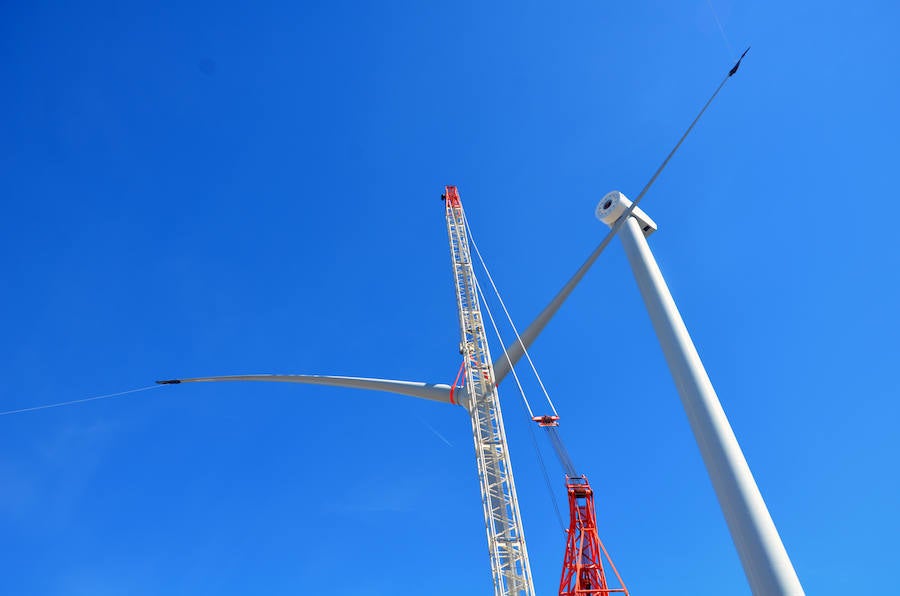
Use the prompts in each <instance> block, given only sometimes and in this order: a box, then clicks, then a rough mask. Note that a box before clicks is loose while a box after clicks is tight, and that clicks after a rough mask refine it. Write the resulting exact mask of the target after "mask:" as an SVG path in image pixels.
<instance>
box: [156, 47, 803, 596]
mask: <svg viewBox="0 0 900 596" xmlns="http://www.w3.org/2000/svg"><path fill="white" fill-rule="evenodd" d="M748 49H749V48H748ZM746 54H747V52H746V51H745V52H744V54H742V55H741V57H740V59H739V60H738V61H737V63H736V64H735V65H734V66H733V67H732V68H731V70H730V71H729V72H728V74H727V75H726V76H725V78H724V79H723V80H722V82H721V83H720V84H719V86H718V88H716V90H715V92H714V93H713V94H712V96H711V97H710V98H709V100H708V101H707V102H706V104H705V105H704V106H703V108H702V109H701V110H700V112H699V114H698V115H697V116H696V118H695V119H694V120H693V122H692V123H691V125H690V126H689V127H688V129H687V131H685V133H684V135H683V136H682V137H681V139H679V141H678V143H677V144H676V145H675V147H674V148H673V149H672V151H671V152H670V153H669V154H668V156H667V157H666V158H665V160H664V161H663V163H662V165H660V167H659V168H658V169H657V170H656V172H655V173H654V174H653V176H652V177H651V178H650V181H649V182H647V184H646V185H645V186H644V188H643V189H642V190H641V192H640V193H639V194H638V195H637V197H636V198H635V200H634V201H633V202H632V201H629V200H628V199H627V198H626V197H625V196H624V195H622V194H621V193H619V192H617V191H614V192H612V193H609V194H607V195H606V196H605V197H604V198H603V199H601V201H600V204H599V205H598V207H597V210H596V215H597V217H598V218H600V219H601V221H603V222H604V223H607V224H608V225H609V226H610V228H611V229H610V231H609V233H608V234H607V235H606V236H605V237H604V238H603V240H602V241H601V242H600V244H599V245H598V246H597V248H596V249H594V251H593V252H592V253H591V254H590V256H589V257H588V259H587V260H586V261H585V262H584V264H583V265H582V266H581V267H580V268H579V269H578V271H576V272H575V275H573V276H572V278H571V279H569V281H568V282H566V284H565V285H564V286H563V288H562V289H561V290H560V291H559V292H558V293H557V294H556V296H555V297H554V298H553V299H552V300H551V301H550V303H549V304H548V305H547V306H546V307H545V308H544V310H542V311H541V313H540V314H539V315H538V316H537V317H536V318H535V320H534V321H533V322H532V323H531V324H530V325H529V326H528V327H527V328H526V329H525V331H524V332H523V333H522V334H521V335H520V336H518V337H517V339H516V341H514V342H513V343H512V344H511V345H509V346H508V347H507V348H506V350H505V351H504V354H503V355H501V356H500V357H498V358H497V359H496V360H494V361H492V360H491V355H490V350H489V347H488V341H487V336H486V333H485V327H484V320H483V318H482V315H481V307H480V304H479V298H478V295H479V290H478V287H477V282H476V280H475V274H474V270H473V266H472V259H471V254H470V251H469V238H468V233H467V226H466V221H465V215H464V212H463V209H462V203H461V201H460V198H459V193H458V191H457V189H456V187H453V186H448V187H446V192H445V194H444V195H442V198H443V199H444V203H445V216H446V223H447V234H448V240H449V243H450V253H451V264H452V268H453V277H454V282H455V286H456V299H457V312H458V315H459V325H460V337H461V341H460V353H461V354H462V355H463V365H462V366H461V368H460V373H459V375H458V376H457V379H456V382H454V384H453V386H450V385H445V384H431V383H421V382H411V381H398V380H389V379H372V378H361V377H337V376H321V375H240V376H225V377H195V378H185V379H171V380H167V381H158V383H161V384H180V383H198V382H220V381H262V382H289V383H306V384H314V385H330V386H335V387H349V388H356V389H368V390H374V391H384V392H390V393H397V394H401V395H408V396H412V397H419V398H423V399H429V400H433V401H438V402H442V403H448V404H455V405H460V406H462V407H463V408H465V409H466V410H467V411H468V413H469V415H470V417H471V422H472V434H473V438H474V443H475V454H476V460H477V464H478V477H479V482H480V486H481V496H482V505H483V508H484V518H485V528H486V533H487V542H488V549H489V552H490V558H491V570H492V577H493V585H494V594H495V596H534V593H535V592H534V585H533V581H532V577H531V568H530V564H529V562H528V553H527V549H526V546H525V536H524V532H523V529H522V519H521V515H520V513H519V506H518V499H517V497H516V490H515V484H514V481H513V473H512V465H511V462H510V457H509V450H508V447H507V443H506V432H505V429H504V426H503V417H502V412H501V409H500V402H499V396H498V393H497V386H498V385H499V383H500V382H501V381H502V380H503V379H504V378H505V377H506V376H507V375H508V374H509V373H510V372H511V370H512V368H513V367H514V366H515V365H516V363H517V362H518V361H519V360H520V359H521V358H522V356H523V355H525V353H526V352H527V349H528V348H529V347H530V346H531V345H532V344H533V343H534V341H535V340H536V339H537V337H538V336H539V335H540V333H541V331H542V330H543V329H544V327H546V325H547V323H549V321H550V320H551V319H552V318H553V316H554V315H555V314H556V312H557V311H558V310H559V308H560V307H561V306H562V304H563V303H564V302H565V300H566V299H567V298H568V297H569V295H570V294H571V293H572V291H573V290H574V289H575V287H576V286H577V285H578V283H579V282H580V281H581V280H582V279H583V277H584V275H585V274H586V273H587V271H588V270H589V269H590V268H591V266H592V265H593V264H594V262H595V261H596V260H597V258H598V257H599V256H600V254H601V253H602V252H603V250H604V249H605V248H606V247H607V246H608V245H609V243H610V242H611V240H612V238H613V237H614V236H615V235H617V233H619V232H620V231H621V232H622V233H621V234H620V236H621V238H622V242H623V245H624V246H625V251H626V254H627V255H628V259H629V262H630V263H631V266H632V269H633V271H634V274H635V278H636V279H637V281H638V287H639V288H640V291H641V294H642V296H643V297H644V302H645V305H646V307H647V310H648V312H649V314H650V317H651V321H652V322H653V326H654V329H655V330H656V333H657V336H658V338H659V341H660V343H661V345H662V347H663V352H664V353H665V356H666V360H667V362H668V364H669V368H670V371H671V372H672V375H673V377H674V379H675V383H676V387H677V389H678V392H679V395H680V396H681V400H682V404H683V406H684V408H685V411H686V412H687V415H688V419H689V421H690V424H691V428H692V430H693V432H694V436H695V438H696V440H697V442H698V445H699V447H700V451H701V454H702V456H703V461H704V463H705V465H706V467H707V471H708V473H709V476H710V479H711V480H712V483H713V487H714V489H715V491H716V495H717V497H718V499H719V503H720V506H721V508H722V512H723V514H724V516H725V519H726V522H727V524H728V528H729V531H730V532H731V535H732V540H733V541H734V544H735V547H736V548H737V551H738V555H739V557H740V559H741V563H742V565H743V567H744V572H745V574H746V576H747V579H748V582H749V584H750V587H751V590H752V591H753V593H754V594H756V595H763V594H765V595H782V594H783V595H791V596H796V595H799V594H803V589H802V587H801V586H800V582H799V580H798V579H797V575H796V573H795V572H794V569H793V566H792V565H791V562H790V559H789V558H788V556H787V552H786V550H785V548H784V545H783V544H782V542H781V539H780V537H779V535H778V532H777V530H776V528H775V525H774V522H773V521H772V519H771V516H770V515H769V513H768V510H767V508H766V506H765V502H764V501H763V500H762V496H761V495H760V492H759V489H758V488H757V486H756V483H755V481H754V479H753V476H752V474H751V473H750V469H749V466H748V465H747V462H746V460H745V459H744V456H743V453H742V452H741V450H740V446H739V445H738V443H737V439H736V438H735V436H734V433H733V432H732V430H731V427H730V425H729V423H728V420H727V418H726V417H725V413H724V411H723V410H722V407H721V404H720V403H719V401H718V397H717V396H716V394H715V391H714V390H713V388H712V384H711V383H710V381H709V378H708V376H707V375H706V371H705V369H704V368H703V364H702V362H701V361H700V358H699V356H698V355H697V351H696V349H695V348H694V346H693V343H692V342H691V340H690V336H689V335H688V332H687V329H686V327H685V326H684V322H683V321H682V320H681V317H680V315H679V313H678V310H677V308H676V307H675V303H674V300H673V299H672V296H671V294H670V293H669V291H668V288H667V287H666V285H665V281H664V280H663V278H662V274H661V273H660V271H659V268H658V266H657V265H656V262H655V260H654V259H653V255H652V253H651V252H650V249H649V246H648V245H647V242H646V236H649V235H650V234H651V233H652V232H653V231H655V230H656V224H655V222H653V220H651V219H650V218H649V217H648V216H647V215H646V214H645V213H644V212H643V211H642V210H641V209H639V208H638V203H639V202H640V201H641V200H642V199H643V198H644V196H645V195H646V193H647V191H648V190H649V189H650V187H651V186H652V185H653V183H654V182H655V181H656V179H657V178H658V177H659V175H660V173H661V172H662V171H663V169H664V168H665V167H666V165H667V164H668V163H669V160H671V158H672V156H673V155H674V154H675V153H676V151H677V150H678V148H679V147H680V146H681V144H682V143H683V142H684V140H685V139H686V138H687V136H688V135H689V134H690V132H691V130H692V129H693V128H694V126H695V125H696V124H697V122H698V121H699V119H700V117H701V116H702V115H703V113H704V112H705V111H706V109H707V108H708V107H709V105H710V104H711V103H712V101H713V99H715V97H716V96H717V95H718V93H719V91H720V90H721V89H722V87H723V86H724V85H725V83H726V82H727V81H728V79H729V78H730V77H731V76H732V75H734V74H735V73H736V72H737V70H738V67H739V66H740V64H741V60H743V58H744V56H745V55H746ZM463 375H464V376H463ZM460 378H463V385H461V386H458V385H457V383H458V382H459V380H460Z"/></svg>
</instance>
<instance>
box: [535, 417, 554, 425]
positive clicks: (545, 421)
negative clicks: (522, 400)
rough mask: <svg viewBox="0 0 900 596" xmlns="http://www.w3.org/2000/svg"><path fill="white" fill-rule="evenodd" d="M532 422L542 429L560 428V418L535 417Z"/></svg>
mask: <svg viewBox="0 0 900 596" xmlns="http://www.w3.org/2000/svg"><path fill="white" fill-rule="evenodd" d="M532 420H534V421H535V422H537V423H538V426H541V427H547V426H559V416H535V417H534V418H532Z"/></svg>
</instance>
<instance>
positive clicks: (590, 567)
mask: <svg viewBox="0 0 900 596" xmlns="http://www.w3.org/2000/svg"><path fill="white" fill-rule="evenodd" d="M566 490H567V492H568V493H569V529H568V530H566V557H565V559H564V560H563V570H562V578H561V579H560V580H559V596H608V595H609V594H625V596H628V589H627V588H626V587H625V584H624V583H623V582H622V578H621V577H619V572H618V571H616V566H615V565H613V562H612V559H610V558H609V553H607V552H606V548H605V547H604V546H603V543H602V542H601V541H600V536H599V535H598V534H597V517H596V515H595V514H594V491H593V490H591V485H590V484H589V483H588V481H587V478H586V477H585V476H581V477H580V478H573V477H570V476H566ZM603 559H606V561H607V562H608V563H609V567H610V569H612V572H613V574H614V575H615V576H616V580H617V581H618V585H619V586H621V587H619V588H611V587H609V584H608V583H607V582H606V574H605V573H604V571H603Z"/></svg>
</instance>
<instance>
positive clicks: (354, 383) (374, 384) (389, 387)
mask: <svg viewBox="0 0 900 596" xmlns="http://www.w3.org/2000/svg"><path fill="white" fill-rule="evenodd" d="M220 381H262V382H270V383H305V384H307V385H328V386H330V387H348V388H351V389H368V390H371V391H385V392H387V393H399V394H400V395H409V396H411V397H420V398H422V399H430V400H432V401H439V402H442V403H446V404H451V403H454V402H453V400H452V398H451V391H450V386H449V385H440V384H438V385H435V384H432V383H415V382H413V381H394V380H391V379H367V378H363V377H329V376H325V375H235V376H228V377H194V378H191V379H169V380H167V381H157V383H159V384H160V385H178V384H180V383H215V382H220Z"/></svg>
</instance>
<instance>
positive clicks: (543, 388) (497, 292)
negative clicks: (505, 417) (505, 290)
mask: <svg viewBox="0 0 900 596" xmlns="http://www.w3.org/2000/svg"><path fill="white" fill-rule="evenodd" d="M463 223H464V225H465V227H466V232H467V233H468V234H469V240H471V241H472V248H474V249H475V254H476V255H477V256H478V260H479V261H480V262H481V267H482V268H483V269H484V272H485V274H486V275H487V278H488V281H490V282H491V287H492V288H493V289H494V295H495V296H497V301H498V302H499V303H500V306H501V307H502V308H503V313H504V314H505V315H506V320H507V321H509V324H510V326H511V327H512V330H513V333H515V334H516V341H517V342H519V345H520V346H522V353H523V354H524V355H525V359H526V360H528V364H529V365H530V366H531V370H532V371H533V372H534V376H535V378H536V379H537V382H538V384H539V385H540V386H541V391H542V392H543V393H544V398H545V399H546V400H547V403H548V404H550V409H551V410H552V411H553V415H554V416H559V413H558V412H557V411H556V406H554V405H553V400H551V399H550V394H549V393H548V392H547V387H546V386H544V381H543V380H542V379H541V375H540V374H539V373H538V371H537V367H536V366H535V365H534V361H533V360H532V359H531V354H529V353H528V348H526V347H525V342H523V341H522V337H521V336H520V335H519V330H518V328H516V324H515V323H514V322H513V320H512V316H511V315H510V314H509V310H508V309H507V308H506V303H505V302H503V297H502V296H500V290H499V289H497V284H496V283H494V278H493V276H492V275H491V272H490V270H489V269H488V266H487V263H485V261H484V257H482V256H481V251H480V250H478V244H477V243H476V242H475V236H474V235H473V234H472V228H471V227H470V226H469V220H468V219H466V216H465V213H463ZM476 283H477V281H476ZM492 322H493V321H492ZM497 336H498V337H500V334H499V333H497ZM500 343H501V345H503V346H505V345H506V343H505V342H504V341H503V339H502V338H501V339H500ZM503 354H504V356H506V360H507V362H509V368H510V372H512V373H513V375H515V372H514V367H513V363H512V361H511V360H510V358H509V354H508V353H507V351H506V349H505V348H504V350H503ZM516 382H517V383H518V378H517V379H516ZM530 409H531V408H529V410H530ZM532 416H534V414H532Z"/></svg>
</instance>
